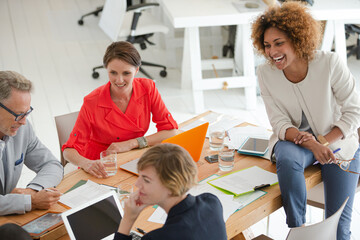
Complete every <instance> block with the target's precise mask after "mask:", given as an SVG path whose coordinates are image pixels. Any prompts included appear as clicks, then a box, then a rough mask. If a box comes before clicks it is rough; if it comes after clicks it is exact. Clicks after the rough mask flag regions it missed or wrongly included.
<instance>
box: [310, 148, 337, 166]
mask: <svg viewBox="0 0 360 240" xmlns="http://www.w3.org/2000/svg"><path fill="white" fill-rule="evenodd" d="M340 150H341V148H337V149H335V150H334V151H333V153H334V154H335V153H337V152H338V151H340ZM318 163H319V161H316V162H314V163H313V165H316V164H318Z"/></svg>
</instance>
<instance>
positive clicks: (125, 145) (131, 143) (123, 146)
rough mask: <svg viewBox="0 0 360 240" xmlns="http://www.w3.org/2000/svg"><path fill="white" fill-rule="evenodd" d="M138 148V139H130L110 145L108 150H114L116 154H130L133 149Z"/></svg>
mask: <svg viewBox="0 0 360 240" xmlns="http://www.w3.org/2000/svg"><path fill="white" fill-rule="evenodd" d="M137 146H138V142H137V140H136V139H130V140H127V141H123V142H113V143H112V144H110V146H109V147H108V149H107V150H112V151H116V152H128V151H130V150H131V149H134V148H136V147H137Z"/></svg>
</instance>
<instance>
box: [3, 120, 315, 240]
mask: <svg viewBox="0 0 360 240" xmlns="http://www.w3.org/2000/svg"><path fill="white" fill-rule="evenodd" d="M204 114H206V113H204ZM204 114H201V115H199V116H198V117H196V118H194V119H197V118H200V117H201V116H203V115H204ZM194 119H191V120H189V121H193V120H194ZM189 121H187V122H189ZM187 122H184V123H183V124H181V125H180V126H182V125H184V124H186V123H187ZM243 125H246V124H243ZM145 150H146V149H141V150H134V151H130V152H126V153H121V154H119V155H118V166H119V165H121V164H123V163H125V162H128V161H130V160H133V159H135V158H138V157H140V156H141V154H142V153H143V152H144V151H145ZM210 154H214V152H213V151H211V150H210V149H209V143H208V140H207V139H206V141H205V144H204V147H203V151H202V154H201V158H200V160H199V161H198V162H197V166H198V168H199V175H198V178H199V180H201V179H204V178H206V177H208V176H211V175H213V174H218V175H223V174H226V173H228V172H221V171H220V170H219V168H218V165H217V164H216V163H214V164H209V163H208V162H206V161H205V160H204V157H205V156H207V155H210ZM255 165H256V166H259V167H261V168H263V169H265V170H268V171H270V172H274V173H276V166H275V164H273V163H271V162H270V161H269V160H266V159H262V158H258V157H252V156H245V155H240V154H239V153H236V154H235V167H234V171H236V170H240V169H243V168H248V167H250V166H255ZM304 175H305V179H306V186H307V188H308V189H310V188H312V187H313V186H315V185H316V184H318V183H320V182H321V171H320V168H319V167H318V166H311V167H309V168H307V169H306V170H305V173H304ZM81 179H84V180H87V179H90V180H91V181H94V182H97V183H101V184H106V185H111V186H117V185H118V184H119V183H120V182H127V183H131V184H135V181H136V179H137V176H135V175H133V174H131V173H128V172H126V171H123V170H121V169H118V172H117V174H116V175H115V176H112V177H109V178H107V179H97V178H95V177H92V176H91V175H89V174H87V173H86V172H84V171H83V170H76V171H74V172H72V173H69V174H67V175H66V176H65V177H64V179H63V181H62V182H61V183H60V184H59V186H58V189H59V190H60V191H61V192H65V191H67V190H68V189H70V188H71V187H72V186H73V185H74V184H75V183H77V182H78V181H79V180H81ZM263 190H264V191H266V192H267V194H265V195H264V196H262V197H261V198H259V199H257V200H255V201H254V202H252V203H251V204H249V205H247V206H246V207H244V208H242V209H241V210H240V211H237V212H236V213H234V214H233V215H231V216H230V218H229V219H228V220H227V222H226V230H227V235H228V238H229V239H231V238H234V237H236V236H237V235H239V234H240V233H241V232H243V231H244V230H246V229H247V228H249V227H251V226H252V225H253V224H255V223H257V222H258V221H260V220H261V219H263V218H264V217H266V216H268V215H269V214H271V213H272V212H274V211H276V210H277V209H279V208H280V207H281V206H282V203H281V195H280V189H279V185H278V184H276V185H274V186H270V187H267V188H264V189H263ZM66 210H67V209H66V208H65V207H64V206H62V205H60V204H56V205H55V206H53V207H52V208H51V209H49V210H48V211H56V212H64V211H66ZM46 212H47V210H35V211H31V212H29V213H26V214H25V215H10V216H3V217H0V224H3V223H5V222H14V223H17V224H19V225H23V224H25V223H27V222H29V221H31V220H32V219H34V218H36V217H37V216H40V215H42V214H44V213H46ZM153 212H154V208H152V207H148V208H146V209H145V210H144V211H143V212H142V213H141V215H140V216H139V218H138V220H137V221H136V222H135V224H134V227H135V226H136V227H140V228H142V229H144V230H145V231H147V232H148V231H151V230H153V229H156V228H159V227H161V226H162V225H161V224H156V223H152V222H148V221H147V219H148V218H149V217H150V215H151V214H152V213H153ZM60 239H69V237H68V236H67V235H65V236H63V237H61V238H60Z"/></svg>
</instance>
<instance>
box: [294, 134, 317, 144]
mask: <svg viewBox="0 0 360 240" xmlns="http://www.w3.org/2000/svg"><path fill="white" fill-rule="evenodd" d="M310 140H314V141H316V139H315V136H314V135H312V134H311V133H308V132H299V133H298V135H297V136H296V137H295V138H294V143H295V144H299V145H300V144H302V143H304V142H307V141H310Z"/></svg>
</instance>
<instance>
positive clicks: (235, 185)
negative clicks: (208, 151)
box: [208, 166, 278, 196]
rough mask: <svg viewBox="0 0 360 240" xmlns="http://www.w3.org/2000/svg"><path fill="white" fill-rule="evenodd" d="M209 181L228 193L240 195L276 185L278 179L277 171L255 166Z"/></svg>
mask: <svg viewBox="0 0 360 240" xmlns="http://www.w3.org/2000/svg"><path fill="white" fill-rule="evenodd" d="M208 183H209V184H210V185H211V186H213V187H215V188H217V189H219V190H220V191H222V192H224V193H226V194H233V195H235V196H240V195H242V194H245V193H249V192H253V191H255V190H257V189H260V188H262V187H265V186H272V185H275V184H277V183H278V179H277V175H276V174H275V173H272V172H269V171H266V170H264V169H262V168H260V167H258V166H253V167H249V168H245V169H242V170H239V171H235V172H231V173H228V174H226V175H223V176H221V177H218V178H216V179H213V180H210V181H208Z"/></svg>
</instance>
